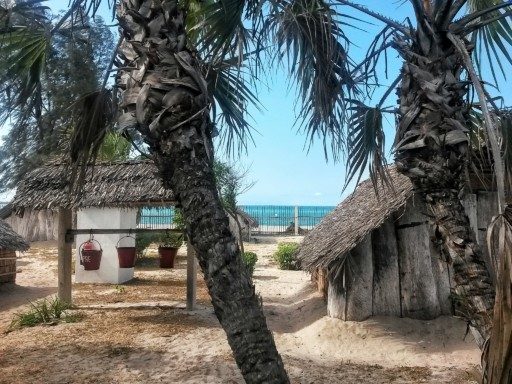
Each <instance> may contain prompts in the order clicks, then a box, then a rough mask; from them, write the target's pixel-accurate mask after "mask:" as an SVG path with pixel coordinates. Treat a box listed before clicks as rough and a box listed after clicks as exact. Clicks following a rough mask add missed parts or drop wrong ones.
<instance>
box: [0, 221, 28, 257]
mask: <svg viewBox="0 0 512 384" xmlns="http://www.w3.org/2000/svg"><path fill="white" fill-rule="evenodd" d="M28 247H29V245H28V243H27V242H26V241H25V240H24V239H23V237H21V236H20V235H18V234H17V233H16V232H14V231H13V230H12V228H11V227H10V226H9V224H7V223H6V222H5V221H3V220H0V249H2V250H7V251H26V250H27V249H28Z"/></svg>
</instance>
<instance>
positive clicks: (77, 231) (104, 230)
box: [66, 228, 185, 243]
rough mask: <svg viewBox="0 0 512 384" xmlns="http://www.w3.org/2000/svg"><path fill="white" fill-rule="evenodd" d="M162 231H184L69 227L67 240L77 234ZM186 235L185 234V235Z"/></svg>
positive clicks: (70, 240)
mask: <svg viewBox="0 0 512 384" xmlns="http://www.w3.org/2000/svg"><path fill="white" fill-rule="evenodd" d="M162 232H174V233H183V230H181V229H172V228H155V229H153V228H129V229H123V228H115V229H112V228H90V229H87V228H81V229H68V230H67V231H66V241H67V242H68V243H72V242H73V240H74V237H75V236H76V235H119V234H124V233H126V234H134V235H136V234H140V233H162ZM184 236H185V235H184Z"/></svg>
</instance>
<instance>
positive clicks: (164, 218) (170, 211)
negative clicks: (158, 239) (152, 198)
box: [137, 207, 176, 229]
mask: <svg viewBox="0 0 512 384" xmlns="http://www.w3.org/2000/svg"><path fill="white" fill-rule="evenodd" d="M174 216H175V211H174V207H144V208H141V209H140V210H139V213H138V215H137V228H146V229H161V228H175V227H176V225H175V223H174Z"/></svg>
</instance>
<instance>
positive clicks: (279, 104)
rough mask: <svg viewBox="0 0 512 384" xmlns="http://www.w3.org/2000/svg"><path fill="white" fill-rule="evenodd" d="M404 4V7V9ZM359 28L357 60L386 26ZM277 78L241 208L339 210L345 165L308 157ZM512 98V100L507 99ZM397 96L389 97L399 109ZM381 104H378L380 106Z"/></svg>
mask: <svg viewBox="0 0 512 384" xmlns="http://www.w3.org/2000/svg"><path fill="white" fill-rule="evenodd" d="M359 3H360V4H363V3H364V4H365V5H366V6H368V7H369V8H370V9H372V10H373V11H376V12H379V13H382V14H385V15H389V16H392V17H393V18H394V19H396V20H400V21H401V20H404V19H405V18H406V17H407V16H412V12H411V6H410V3H408V2H405V3H404V2H403V1H382V0H368V1H364V2H363V1H359ZM48 4H49V6H50V7H51V8H53V9H55V10H59V9H66V8H67V1H65V0H51V1H49V3H48ZM106 4H107V3H106V2H105V1H104V5H103V6H102V8H101V10H100V12H99V14H100V15H101V16H103V17H104V19H105V20H106V21H107V23H110V20H111V17H110V15H111V13H110V11H108V9H107V7H106ZM400 4H403V5H400ZM342 12H343V13H347V14H350V15H353V16H357V17H361V18H362V19H364V20H369V19H368V18H367V17H365V16H364V15H362V14H357V13H355V12H354V11H352V10H348V9H345V8H344V9H342ZM374 23H375V24H362V23H357V25H358V26H360V27H361V28H362V29H363V31H361V30H357V29H351V28H349V29H347V32H348V34H349V36H350V40H351V42H352V44H353V46H352V47H351V56H352V57H353V58H355V59H356V60H357V59H359V58H361V57H363V55H364V54H365V52H366V49H367V47H368V44H369V43H370V42H371V41H372V39H373V37H374V35H375V33H377V32H379V31H380V30H381V29H382V24H381V23H379V22H374ZM389 52H390V64H391V66H390V69H389V73H390V76H389V79H388V80H386V79H385V78H384V77H382V78H381V79H380V80H381V82H382V83H384V84H390V83H391V82H392V81H393V80H394V79H395V77H396V75H397V74H398V71H399V67H400V63H401V62H400V60H399V59H397V55H396V53H395V52H394V51H389ZM269 72H271V73H273V75H272V76H271V78H268V79H265V83H267V84H269V85H270V89H267V88H266V87H261V88H260V89H259V100H260V102H261V104H262V105H263V106H264V110H263V111H262V112H259V111H258V110H256V109H255V108H252V109H251V115H252V117H253V121H252V124H253V126H254V127H255V129H256V130H257V131H258V133H255V134H254V145H252V144H251V145H249V148H248V153H247V155H244V156H242V157H241V158H238V159H235V160H232V163H234V164H237V165H238V166H239V167H241V168H246V169H248V170H249V171H248V175H247V179H248V181H254V182H255V185H254V186H253V187H252V189H250V190H249V191H247V192H246V193H245V194H244V195H242V196H241V197H240V198H239V201H240V203H241V204H287V205H295V204H300V205H336V204H338V203H339V202H340V201H341V200H342V198H343V197H344V195H346V194H347V193H349V192H351V190H353V185H351V186H349V187H348V188H347V190H346V191H345V192H344V193H343V194H342V189H343V185H344V182H345V165H344V163H337V164H334V163H333V162H332V161H330V162H326V161H325V158H324V153H323V147H322V144H321V142H320V141H317V143H314V144H313V145H312V146H311V148H310V150H309V152H307V147H305V145H307V143H306V137H305V136H304V135H302V134H300V133H297V128H296V127H294V123H295V111H294V103H295V99H296V98H295V90H294V88H292V89H291V90H289V84H288V81H287V77H286V76H287V73H286V72H285V71H284V70H278V69H276V70H274V71H269ZM381 94H382V92H377V93H376V94H375V97H374V100H378V99H379V95H381ZM507 99H510V97H507ZM393 101H394V96H391V97H390V98H389V104H393V103H392V102H393ZM374 104H375V103H374ZM388 118H389V120H390V122H388V123H387V125H386V144H387V145H386V146H387V147H388V149H389V148H390V146H391V144H392V142H393V136H394V124H392V123H393V120H392V117H391V116H389V117H388Z"/></svg>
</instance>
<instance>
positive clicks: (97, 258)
mask: <svg viewBox="0 0 512 384" xmlns="http://www.w3.org/2000/svg"><path fill="white" fill-rule="evenodd" d="M93 242H96V243H98V241H97V240H94V239H90V240H87V241H86V242H84V243H82V244H81V245H80V248H79V253H80V264H81V265H83V266H84V269H85V270H86V271H96V270H98V269H100V263H101V255H102V254H103V250H102V249H101V244H100V243H98V246H99V249H97V248H96V246H95V245H94V243H93Z"/></svg>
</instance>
